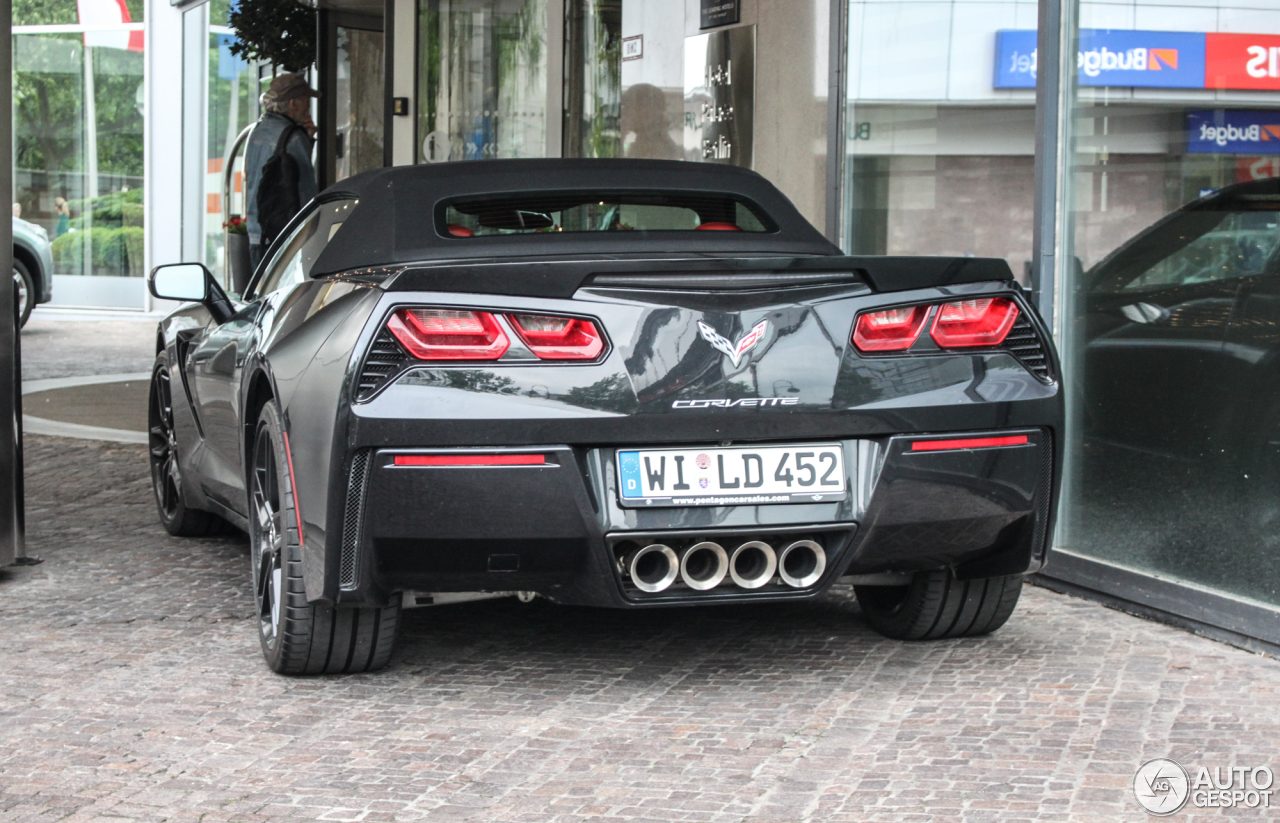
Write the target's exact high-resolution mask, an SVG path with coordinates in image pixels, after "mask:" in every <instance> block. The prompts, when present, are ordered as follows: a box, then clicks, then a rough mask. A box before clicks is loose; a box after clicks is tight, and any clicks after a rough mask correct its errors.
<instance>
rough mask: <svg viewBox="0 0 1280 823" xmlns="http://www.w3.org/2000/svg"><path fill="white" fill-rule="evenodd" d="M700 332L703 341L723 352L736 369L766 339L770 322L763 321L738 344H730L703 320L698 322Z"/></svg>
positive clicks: (753, 327) (740, 339) (752, 328)
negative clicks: (748, 353)
mask: <svg viewBox="0 0 1280 823" xmlns="http://www.w3.org/2000/svg"><path fill="white" fill-rule="evenodd" d="M698 331H699V332H701V333H702V339H703V340H706V341H707V342H708V343H710V344H711V347H712V348H713V349H715V350H716V351H718V352H723V353H724V354H725V355H726V356H727V357H728V358H729V361H730V362H731V363H733V367H734V368H735V369H736V368H738V364H739V363H741V362H742V358H743V357H745V356H746V354H747V352H749V351H751V350H752V349H754V348H755V347H756V346H757V345H759V343H760V341H761V340H763V339H764V336H765V333H766V332H768V331H769V321H768V320H761V321H760V322H759V323H756V324H755V325H754V326H752V327H751V331H749V332H747V333H746V334H744V335H743V336H742V337H741V338H739V340H738V342H737V343H730V342H729V341H728V340H727V339H726V338H724V337H721V336H720V334H719V333H717V332H716V330H715V329H713V328H711V327H710V326H708V325H707V324H706V323H703V322H702V321H701V320H699V321H698Z"/></svg>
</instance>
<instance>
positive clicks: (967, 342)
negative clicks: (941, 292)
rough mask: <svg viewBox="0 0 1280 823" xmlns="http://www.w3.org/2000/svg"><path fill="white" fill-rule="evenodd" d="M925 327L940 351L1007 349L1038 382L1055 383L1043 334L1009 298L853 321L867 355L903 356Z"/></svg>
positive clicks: (887, 311) (898, 309)
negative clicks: (1052, 380)
mask: <svg viewBox="0 0 1280 823" xmlns="http://www.w3.org/2000/svg"><path fill="white" fill-rule="evenodd" d="M926 327H927V328H928V331H929V337H930V339H931V340H932V341H933V343H934V345H936V346H937V347H938V348H939V349H942V350H945V351H957V350H967V349H995V348H999V349H1002V350H1003V349H1007V350H1009V352H1010V353H1011V354H1013V356H1014V357H1016V358H1017V359H1018V360H1019V361H1020V362H1022V363H1023V365H1025V366H1026V367H1027V368H1028V369H1030V370H1031V372H1032V373H1033V374H1034V375H1035V376H1036V377H1037V378H1039V379H1040V380H1043V381H1049V380H1051V379H1052V375H1051V374H1050V371H1049V362H1048V358H1047V355H1046V349H1045V347H1044V345H1043V342H1042V341H1041V340H1040V335H1039V333H1038V332H1036V331H1035V329H1034V327H1033V325H1032V324H1031V321H1030V319H1029V318H1028V316H1027V315H1026V314H1025V312H1023V311H1022V309H1021V308H1020V307H1019V306H1018V303H1017V302H1016V301H1014V300H1013V299H1012V298H1009V297H974V298H969V299H965V300H950V301H947V302H935V303H925V304H918V305H912V306H893V307H890V308H884V309H875V310H872V311H864V312H862V313H860V314H859V315H858V318H857V320H856V321H855V322H854V326H853V335H852V342H853V345H854V347H855V348H856V349H857V350H858V351H859V352H862V353H863V354H870V355H882V354H904V353H906V352H908V351H909V350H911V349H912V348H913V347H914V346H915V345H916V342H917V341H918V340H919V339H920V338H921V337H922V336H923V335H924V331H925V329H926ZM1011 332H1012V334H1011Z"/></svg>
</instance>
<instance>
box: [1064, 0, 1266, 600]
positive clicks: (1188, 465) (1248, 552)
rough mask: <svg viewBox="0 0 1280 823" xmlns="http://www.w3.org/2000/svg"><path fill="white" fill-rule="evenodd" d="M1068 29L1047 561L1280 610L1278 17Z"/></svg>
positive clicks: (1089, 24) (1172, 18) (1094, 11)
mask: <svg viewBox="0 0 1280 823" xmlns="http://www.w3.org/2000/svg"><path fill="white" fill-rule="evenodd" d="M1079 19H1080V28H1079V31H1078V41H1079V45H1078V62H1079V67H1080V71H1079V76H1078V78H1077V83H1078V88H1077V91H1076V93H1075V96H1074V99H1073V104H1072V110H1071V115H1072V116H1073V120H1072V124H1073V129H1074V133H1075V137H1074V154H1073V155H1072V156H1073V163H1072V168H1071V174H1070V176H1069V182H1070V184H1071V189H1072V191H1071V192H1070V195H1069V199H1068V201H1067V202H1068V203H1069V204H1070V207H1071V215H1070V216H1071V218H1072V222H1073V223H1074V228H1073V230H1072V231H1071V232H1070V233H1069V236H1068V237H1067V240H1068V244H1067V247H1068V249H1069V251H1068V254H1069V256H1070V257H1069V259H1073V260H1074V265H1073V266H1070V267H1068V268H1069V269H1071V270H1073V271H1074V276H1073V277H1072V278H1070V279H1069V282H1068V283H1067V284H1065V285H1066V288H1065V289H1063V290H1062V291H1061V292H1060V293H1061V295H1062V298H1061V299H1063V300H1064V304H1063V305H1062V307H1061V310H1062V311H1064V312H1067V318H1068V322H1066V323H1063V324H1062V327H1063V329H1064V331H1065V336H1064V338H1063V339H1062V340H1060V341H1059V343H1060V348H1061V350H1062V352H1063V359H1064V361H1065V366H1066V385H1067V387H1068V390H1069V394H1068V397H1069V404H1070V412H1069V414H1070V418H1071V419H1070V423H1069V429H1068V436H1069V440H1068V443H1067V449H1068V462H1067V470H1068V473H1067V475H1066V477H1065V478H1064V483H1065V489H1066V496H1065V497H1064V507H1063V512H1062V529H1061V532H1060V536H1059V545H1061V546H1062V547H1063V548H1065V549H1067V550H1069V551H1072V552H1075V553H1077V554H1081V555H1084V556H1087V557H1091V558H1095V559H1099V560H1103V561H1107V562H1110V563H1114V564H1117V565H1120V566H1124V567H1127V568H1131V569H1135V570H1137V571H1140V572H1144V573H1147V574H1151V575H1155V576H1158V577H1162V578H1166V579H1172V580H1175V581H1181V582H1185V583H1190V584H1193V585H1197V586H1202V587H1205V588H1208V589H1210V590H1213V591H1217V592H1221V593H1225V594H1228V595H1232V596H1237V597H1242V598H1245V599H1249V600H1253V601H1260V602H1262V603H1266V604H1269V605H1271V606H1277V605H1280V576H1277V575H1276V574H1274V573H1273V572H1272V571H1271V570H1272V569H1273V568H1274V565H1275V558H1276V553H1277V551H1280V537H1278V535H1280V530H1278V529H1277V526H1280V382H1278V381H1277V378H1278V377H1280V372H1277V371H1276V370H1275V367H1274V363H1275V361H1276V359H1277V354H1280V140H1277V138H1280V76H1277V73H1275V72H1273V71H1272V69H1271V66H1270V64H1269V63H1268V60H1267V59H1265V58H1268V57H1269V55H1270V54H1271V53H1272V51H1271V50H1272V49H1275V47H1277V46H1280V11H1275V10H1272V11H1265V10H1261V9H1247V8H1242V7H1240V8H1233V7H1229V6H1222V7H1219V6H1218V5H1216V4H1215V5H1213V6H1212V7H1209V6H1205V7H1203V8H1199V7H1195V6H1191V5H1188V6H1178V7H1176V8H1175V7H1169V8H1164V9H1160V10H1157V9H1155V8H1152V9H1151V10H1150V14H1147V13H1146V9H1144V8H1143V7H1141V6H1139V7H1138V8H1137V10H1136V13H1135V10H1134V9H1133V8H1129V7H1125V8H1124V9H1123V13H1121V11H1120V10H1119V7H1115V6H1110V5H1106V4H1099V3H1088V2H1086V3H1081V4H1080V6H1079ZM1240 35H1243V36H1240ZM1259 54H1261V55H1262V56H1263V59H1258V57H1257V56H1258V55H1259Z"/></svg>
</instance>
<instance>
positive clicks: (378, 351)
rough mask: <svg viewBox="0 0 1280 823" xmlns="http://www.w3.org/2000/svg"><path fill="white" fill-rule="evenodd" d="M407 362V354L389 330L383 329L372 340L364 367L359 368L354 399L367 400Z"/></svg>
mask: <svg viewBox="0 0 1280 823" xmlns="http://www.w3.org/2000/svg"><path fill="white" fill-rule="evenodd" d="M408 362H409V355H408V354H406V353H405V350H404V349H402V348H401V347H400V344H399V343H398V342H396V339H395V338H394V337H392V336H391V332H389V331H387V330H386V329H383V330H382V331H380V332H378V337H377V339H376V340H374V341H373V346H372V347H370V349H369V354H368V355H367V356H366V357H365V359H364V368H363V369H361V370H360V384H359V386H358V387H357V389H356V400H368V399H369V398H370V397H373V395H375V394H377V392H378V389H380V388H382V387H383V386H384V385H385V384H386V383H387V381H388V380H390V379H391V378H392V377H395V376H396V375H397V374H399V373H400V370H401V369H403V368H404V366H405V364H406V363H408Z"/></svg>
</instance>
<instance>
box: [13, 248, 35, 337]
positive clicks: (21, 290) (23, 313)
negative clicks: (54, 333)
mask: <svg viewBox="0 0 1280 823" xmlns="http://www.w3.org/2000/svg"><path fill="white" fill-rule="evenodd" d="M13 283H14V285H15V286H17V287H18V293H17V298H18V328H22V327H23V326H25V325H27V320H28V318H30V317H31V309H33V308H34V307H35V305H36V298H37V296H38V295H37V294H36V281H35V280H33V279H32V278H31V272H29V271H27V266H26V264H25V263H23V262H22V261H21V260H19V259H18V258H16V257H15V258H13Z"/></svg>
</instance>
